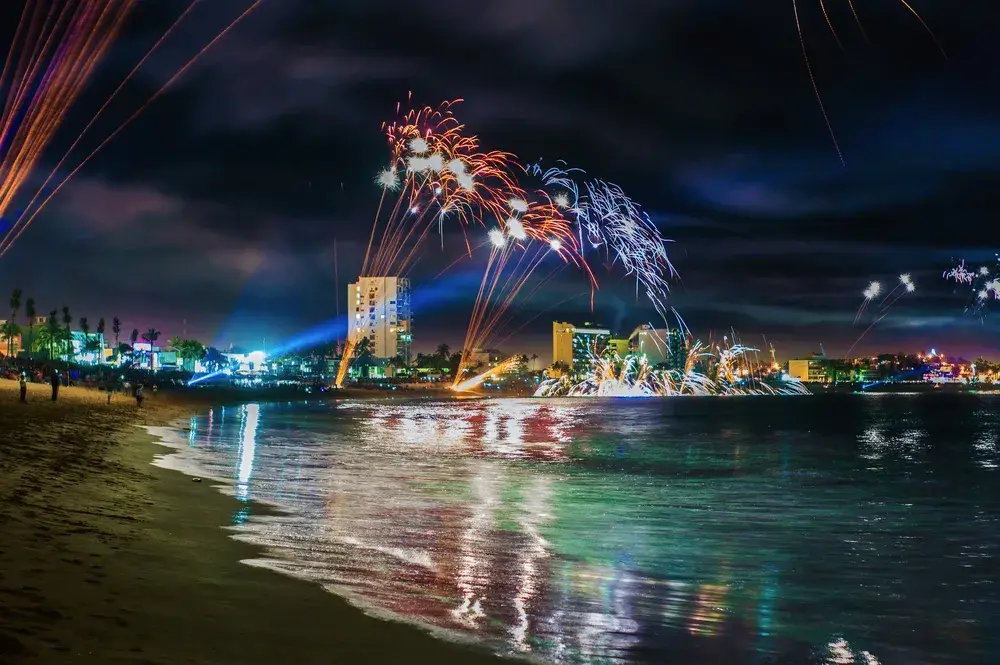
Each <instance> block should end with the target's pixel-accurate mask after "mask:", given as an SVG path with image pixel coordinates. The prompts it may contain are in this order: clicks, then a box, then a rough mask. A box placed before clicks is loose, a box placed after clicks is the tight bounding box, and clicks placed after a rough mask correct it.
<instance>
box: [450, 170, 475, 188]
mask: <svg viewBox="0 0 1000 665" xmlns="http://www.w3.org/2000/svg"><path fill="white" fill-rule="evenodd" d="M455 179H456V180H458V186H459V187H461V188H462V189H464V190H465V191H467V192H471V191H472V190H473V189H475V188H476V181H475V180H473V178H472V176H471V175H469V174H468V173H459V174H458V175H457V176H455Z"/></svg>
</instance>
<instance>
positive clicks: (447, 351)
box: [437, 344, 451, 361]
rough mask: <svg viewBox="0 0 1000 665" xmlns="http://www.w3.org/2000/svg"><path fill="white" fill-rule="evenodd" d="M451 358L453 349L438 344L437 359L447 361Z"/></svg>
mask: <svg viewBox="0 0 1000 665" xmlns="http://www.w3.org/2000/svg"><path fill="white" fill-rule="evenodd" d="M449 356H451V347H450V346H448V345H447V344H438V348H437V357H438V358H441V359H442V360H444V361H447V360H448V357H449Z"/></svg>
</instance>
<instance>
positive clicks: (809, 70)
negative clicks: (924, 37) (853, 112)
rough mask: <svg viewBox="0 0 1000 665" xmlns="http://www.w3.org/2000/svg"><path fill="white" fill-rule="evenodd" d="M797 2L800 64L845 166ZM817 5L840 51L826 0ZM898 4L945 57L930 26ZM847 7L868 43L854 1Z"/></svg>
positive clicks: (794, 2)
mask: <svg viewBox="0 0 1000 665" xmlns="http://www.w3.org/2000/svg"><path fill="white" fill-rule="evenodd" d="M799 1H800V0H791V2H792V17H793V18H794V19H795V32H796V35H797V36H798V41H799V47H800V48H801V50H802V62H803V63H804V64H805V67H806V74H807V76H808V77H809V84H810V86H811V87H812V91H813V96H814V97H815V98H816V104H817V105H818V106H819V111H820V114H821V115H822V116H823V122H824V124H825V125H826V129H827V132H828V133H829V134H830V140H831V141H832V142H833V148H834V150H836V151H837V158H838V159H840V163H841V164H845V163H846V162H845V161H844V153H843V151H842V150H841V148H840V142H839V141H838V140H837V134H836V132H834V130H833V123H832V122H831V121H830V115H829V114H828V113H827V110H826V105H825V104H824V103H823V95H822V94H820V90H819V84H818V83H817V82H816V74H815V72H814V71H813V66H812V61H811V60H810V58H809V50H808V49H807V48H806V38H805V31H804V30H803V27H802V23H803V21H802V18H801V16H800V12H799ZM817 4H818V7H819V10H820V12H821V13H822V15H823V20H824V22H825V23H826V26H827V28H828V29H829V31H830V34H831V35H832V36H833V39H834V41H836V42H837V45H838V46H839V47H840V48H841V49H843V48H844V44H843V42H842V41H841V39H840V35H838V34H837V31H836V30H835V29H834V26H833V21H832V19H831V18H830V14H829V13H828V12H827V7H826V0H817ZM898 4H899V5H900V6H902V7H903V8H904V9H905V10H906V11H908V12H909V13H910V14H912V15H913V16H914V17H915V18H916V19H917V21H919V22H920V25H921V26H923V28H924V30H926V31H927V34H929V35H930V37H931V39H932V40H934V45H935V46H937V48H938V50H940V51H941V54H942V55H944V56H945V57H947V54H946V53H945V50H944V46H942V45H941V42H940V41H939V40H938V38H937V35H935V34H934V32H933V31H932V30H931V28H930V26H929V25H927V22H926V21H925V20H924V18H923V17H922V16H921V15H920V13H919V12H918V11H917V10H916V9H914V8H913V6H912V5H911V4H910V3H909V2H907V0H898ZM847 5H848V7H849V8H850V10H851V15H852V16H853V18H854V22H855V23H856V24H857V26H858V29H859V30H860V31H861V35H862V37H864V38H865V40H866V41H868V34H867V33H866V32H865V28H864V25H863V23H862V21H861V17H860V15H859V14H858V11H857V8H856V7H855V6H854V0H847Z"/></svg>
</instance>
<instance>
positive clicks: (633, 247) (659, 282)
mask: <svg viewBox="0 0 1000 665" xmlns="http://www.w3.org/2000/svg"><path fill="white" fill-rule="evenodd" d="M525 171H526V172H527V173H528V174H529V175H533V176H537V177H539V178H540V179H541V182H542V186H543V188H544V189H545V191H546V192H547V193H548V194H549V196H551V197H552V201H553V202H554V203H555V205H556V206H557V207H558V208H559V209H561V210H562V211H563V212H564V214H566V215H568V216H570V217H571V218H572V219H574V220H575V222H576V225H577V237H578V242H579V243H580V248H581V249H580V251H581V253H582V252H583V251H584V249H583V248H584V247H585V246H586V245H588V244H589V246H590V249H595V250H603V252H604V253H605V255H606V256H607V258H608V259H609V260H610V261H612V263H613V264H617V265H621V266H622V268H623V269H624V272H625V275H626V276H630V277H634V278H635V279H636V284H637V286H638V285H639V284H641V285H642V286H643V288H644V289H645V292H646V295H647V297H648V298H649V300H650V302H652V303H653V306H654V307H655V308H656V310H657V312H658V313H659V314H660V316H661V317H663V319H664V321H666V319H667V318H668V317H667V312H668V307H667V297H668V295H669V292H670V284H669V280H670V279H671V278H673V277H676V276H677V272H676V270H675V269H674V266H673V264H672V263H671V262H670V258H669V257H668V255H667V249H666V244H667V242H669V241H668V240H666V239H664V238H663V236H662V234H661V233H660V230H659V229H658V228H657V227H656V224H654V223H653V222H652V220H650V219H649V215H647V214H646V212H645V211H644V210H643V209H642V208H641V207H640V206H639V205H638V204H637V203H635V202H634V201H633V200H632V199H631V198H630V197H629V196H628V195H627V194H626V193H625V192H624V190H622V188H621V187H619V186H618V185H615V184H613V183H609V182H606V181H604V180H599V179H592V180H586V179H585V176H586V172H585V171H583V170H582V169H579V168H568V167H567V166H566V165H565V163H564V162H562V161H559V162H556V165H555V166H551V167H549V168H547V169H543V168H542V167H541V166H540V165H539V164H534V165H531V166H529V167H527V168H526V169H525ZM578 179H579V180H583V182H582V184H580V183H578Z"/></svg>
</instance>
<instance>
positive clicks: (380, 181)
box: [375, 167, 399, 191]
mask: <svg viewBox="0 0 1000 665" xmlns="http://www.w3.org/2000/svg"><path fill="white" fill-rule="evenodd" d="M375 184H376V185H381V186H382V187H385V188H386V189H388V190H390V191H396V190H397V189H399V176H398V175H397V174H396V169H394V168H392V167H389V168H387V169H385V170H383V171H382V172H380V173H379V174H378V175H377V176H376V177H375Z"/></svg>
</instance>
